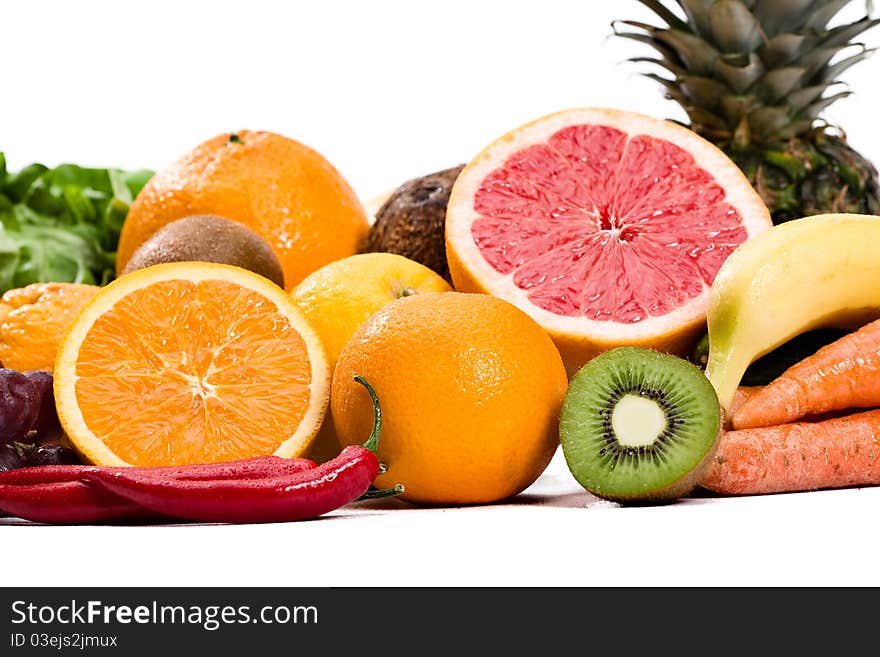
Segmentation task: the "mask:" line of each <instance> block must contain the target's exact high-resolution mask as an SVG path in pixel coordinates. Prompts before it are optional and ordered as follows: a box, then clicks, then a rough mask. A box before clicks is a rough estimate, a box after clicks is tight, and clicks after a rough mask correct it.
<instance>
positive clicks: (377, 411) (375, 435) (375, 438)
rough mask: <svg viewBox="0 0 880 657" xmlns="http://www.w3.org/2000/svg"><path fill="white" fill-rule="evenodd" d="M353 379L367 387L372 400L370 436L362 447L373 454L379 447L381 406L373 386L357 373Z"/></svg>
mask: <svg viewBox="0 0 880 657" xmlns="http://www.w3.org/2000/svg"><path fill="white" fill-rule="evenodd" d="M354 380H355V381H357V382H358V383H360V384H361V385H362V386H363V387H364V388H366V389H367V392H368V393H369V394H370V400H371V401H372V402H373V431H372V432H370V437H369V438H367V441H366V442H365V443H364V444H363V447H364V449H368V450H370V451H371V452H373V454H375V453H376V450H377V449H379V434H380V433H381V432H382V407H381V406H379V397H377V396H376V391H375V390H373V386H371V385H370V384H369V383H367V381H366V379H364V377H362V376H360V375H358V376H356V377H354Z"/></svg>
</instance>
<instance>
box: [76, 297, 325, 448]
mask: <svg viewBox="0 0 880 657" xmlns="http://www.w3.org/2000/svg"><path fill="white" fill-rule="evenodd" d="M76 375H77V381H76V397H77V403H78V405H79V408H80V410H81V412H82V415H83V419H84V420H85V423H86V425H87V426H88V427H89V428H90V429H91V430H92V432H93V433H94V434H95V436H96V437H97V438H98V439H99V440H100V441H101V442H103V443H104V444H105V445H106V446H107V448H108V449H110V450H111V451H112V452H114V453H115V454H116V455H117V456H119V457H120V458H121V459H123V460H124V461H126V462H127V463H130V464H132V465H152V464H156V463H162V464H168V465H183V464H187V463H207V462H214V461H226V460H234V459H239V458H247V457H250V456H257V455H264V454H272V453H273V452H274V451H275V450H276V449H277V448H278V447H279V446H280V445H281V443H283V442H284V441H285V440H287V439H288V438H289V437H290V436H291V435H293V433H294V432H295V431H296V429H297V427H298V426H299V424H300V422H301V421H302V419H303V417H304V415H305V413H306V411H307V410H308V408H309V399H310V394H309V384H310V382H311V364H310V361H309V356H308V352H307V347H306V344H305V342H304V341H303V339H302V337H301V336H300V334H299V332H298V331H297V330H296V328H295V327H294V326H293V325H292V324H291V323H290V321H289V320H288V319H287V318H286V317H285V316H284V315H283V314H281V313H280V312H279V310H278V308H277V307H276V306H275V305H274V304H273V303H272V302H271V301H269V300H268V299H266V298H265V297H263V296H262V295H260V294H258V293H256V292H254V291H252V290H249V289H247V288H244V287H242V286H239V285H236V284H234V283H231V282H227V281H221V280H204V281H201V282H197V283H196V282H190V281H184V280H169V281H162V282H158V283H154V284H152V285H149V286H147V287H145V288H142V289H139V290H135V291H133V292H132V293H130V294H129V295H127V296H126V297H124V298H123V299H121V300H120V301H119V302H117V303H116V304H115V305H114V307H113V308H112V309H111V310H109V311H107V312H106V313H104V314H103V315H101V316H100V317H99V318H98V319H97V320H96V321H95V323H94V324H93V326H92V327H91V329H90V331H89V335H88V337H87V339H86V340H85V341H84V343H83V345H82V347H81V349H80V351H79V358H78V361H77V366H76Z"/></svg>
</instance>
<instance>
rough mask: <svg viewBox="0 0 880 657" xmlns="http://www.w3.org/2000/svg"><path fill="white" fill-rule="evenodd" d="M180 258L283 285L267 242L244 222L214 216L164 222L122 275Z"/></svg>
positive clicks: (196, 216)
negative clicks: (231, 267)
mask: <svg viewBox="0 0 880 657" xmlns="http://www.w3.org/2000/svg"><path fill="white" fill-rule="evenodd" d="M183 261H198V262H214V263H219V264H223V265H234V266H236V267H241V268H243V269H248V270H250V271H252V272H254V273H255V274H259V275H260V276H263V277H264V278H268V279H269V280H270V281H272V282H273V283H275V284H276V285H278V287H281V288H284V271H283V270H282V268H281V261H280V260H278V256H277V255H275V252H274V251H273V250H272V247H271V246H270V245H269V243H268V242H267V241H266V240H264V239H263V238H262V237H260V236H259V235H257V234H256V233H255V232H254V231H252V230H251V229H250V228H248V227H247V226H245V225H244V224H240V223H238V222H236V221H232V220H231V219H226V218H225V217H219V216H216V215H192V216H189V217H183V218H181V219H178V220H176V221H172V222H171V223H169V224H166V225H165V226H163V227H162V228H160V229H159V230H158V231H156V232H155V233H154V234H153V235H152V236H151V237H150V238H149V239H148V240H147V241H145V242H144V243H143V244H141V245H140V247H138V249H137V251H135V252H134V254H133V255H132V256H131V258H130V259H129V261H128V263H126V265H125V269H124V270H123V271H122V274H123V275H124V274H128V273H130V272H133V271H136V270H138V269H143V268H145V267H149V266H150V265H157V264H161V263H165V262H183Z"/></svg>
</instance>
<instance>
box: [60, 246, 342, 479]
mask: <svg viewBox="0 0 880 657" xmlns="http://www.w3.org/2000/svg"><path fill="white" fill-rule="evenodd" d="M168 280H185V281H188V282H195V283H197V282H200V281H208V280H222V281H227V282H230V283H233V284H235V285H240V286H242V287H244V288H246V289H249V290H252V291H254V292H256V293H258V294H260V295H262V296H263V297H265V298H266V299H268V300H269V301H271V302H272V303H274V305H275V307H276V308H277V309H278V312H279V313H280V314H281V315H283V316H284V317H285V318H286V319H287V320H288V321H289V322H290V323H291V325H292V326H293V327H294V328H295V329H296V330H297V332H299V334H300V336H301V337H302V339H303V341H304V342H305V344H306V349H307V353H308V357H309V364H310V366H311V372H310V374H311V377H310V382H309V384H308V387H309V390H310V395H309V399H310V404H309V407H308V409H307V410H306V412H305V414H304V415H303V418H302V420H301V421H300V423H299V425H298V427H297V429H296V431H295V432H294V433H293V434H292V435H291V436H289V437H288V438H286V439H285V440H284V441H283V442H282V443H281V444H280V446H279V447H278V449H277V450H276V451H275V452H274V455H275V456H281V457H285V458H294V457H297V456H300V455H301V454H303V453H304V452H305V451H306V450H307V449H308V447H309V446H310V444H311V443H312V441H313V440H314V438H315V436H316V435H317V433H318V429H319V428H320V426H321V422H322V421H323V419H324V416H325V415H326V413H327V410H328V407H329V398H330V368H329V365H328V363H327V359H326V356H325V353H324V347H323V345H322V343H321V341H320V339H319V338H318V335H317V333H315V331H314V330H313V329H312V327H311V326H310V325H309V323H308V322H307V321H306V319H305V316H304V315H303V314H302V311H300V310H299V308H298V307H297V306H296V305H295V304H294V303H293V301H292V300H291V299H290V297H289V296H288V295H287V294H286V293H285V292H284V290H282V289H281V288H279V287H278V286H277V285H275V284H274V283H272V282H271V281H269V280H268V279H265V278H263V277H262V276H259V275H257V274H254V273H253V272H250V271H248V270H246V269H242V268H240V267H234V266H232V265H220V264H213V263H205V262H178V263H169V264H160V265H154V266H152V267H147V268H145V269H141V270H138V271H136V272H133V273H130V274H126V275H124V276H121V277H119V278H117V279H116V280H114V281H113V282H111V283H110V284H109V285H107V286H106V287H104V288H102V290H101V292H100V293H98V294H97V295H96V296H95V297H94V298H93V299H92V301H90V302H89V303H88V304H87V305H86V306H85V307H84V308H83V309H82V310H81V311H80V313H79V314H78V316H77V318H76V320H75V321H74V323H73V324H72V326H71V328H70V330H69V331H68V333H67V334H66V335H65V337H64V339H63V341H62V343H61V345H60V347H59V349H58V355H57V358H56V361H55V374H54V392H55V403H56V406H57V411H58V417H59V419H60V421H61V425H62V427H63V429H64V432H65V433H66V435H67V436H68V438H69V439H70V442H71V444H72V445H73V447H74V448H75V449H76V451H77V452H79V453H80V454H81V455H82V456H83V457H84V458H85V459H86V460H87V461H88V462H90V463H92V464H95V465H103V466H128V465H131V464H130V463H128V462H126V461H125V460H123V459H122V458H120V457H119V456H118V455H117V454H115V453H114V452H113V451H111V450H110V449H109V448H108V447H107V446H106V445H105V444H104V442H102V441H101V440H100V438H98V437H97V436H96V435H95V434H94V433H93V432H92V430H91V429H90V428H89V426H88V424H87V423H86V421H85V418H84V417H83V414H82V411H81V410H80V408H79V405H78V403H77V398H76V388H75V386H76V381H77V374H76V370H77V361H78V355H79V350H80V347H81V346H82V344H83V342H84V341H85V339H86V337H87V336H88V333H89V331H90V329H91V328H92V326H93V325H94V323H95V321H96V320H97V319H98V318H99V317H100V316H101V315H103V314H104V313H105V312H107V311H108V310H109V309H111V308H112V307H113V306H114V304H116V302H118V301H119V300H120V299H122V298H123V297H125V296H127V295H128V294H131V293H132V292H134V291H136V290H140V289H142V288H145V287H148V286H150V285H152V284H154V283H159V282H162V281H168Z"/></svg>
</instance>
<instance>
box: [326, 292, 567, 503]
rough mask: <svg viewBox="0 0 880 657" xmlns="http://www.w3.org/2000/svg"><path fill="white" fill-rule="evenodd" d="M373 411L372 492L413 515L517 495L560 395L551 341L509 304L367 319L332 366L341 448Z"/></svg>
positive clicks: (550, 430)
mask: <svg viewBox="0 0 880 657" xmlns="http://www.w3.org/2000/svg"><path fill="white" fill-rule="evenodd" d="M355 376H362V377H363V378H364V379H365V380H366V381H367V382H368V383H370V385H371V386H372V387H373V388H374V389H375V391H376V393H377V395H378V397H379V402H380V405H381V410H382V431H381V437H380V441H379V450H378V455H379V460H380V461H381V462H383V463H385V464H386V465H387V468H388V469H387V472H386V473H385V474H381V475H379V477H378V478H377V479H376V486H378V487H380V488H391V487H392V486H394V485H395V484H397V483H401V484H403V485H404V487H405V492H404V493H403V495H402V498H403V499H406V500H409V501H412V502H416V503H425V504H485V503H491V502H496V501H499V500H503V499H505V498H509V497H511V496H513V495H516V494H517V493H519V492H521V491H523V490H525V489H526V488H527V487H528V486H529V485H531V484H532V483H533V482H534V481H535V480H536V479H537V478H538V477H539V476H540V475H541V473H542V472H543V471H544V470H545V469H546V467H547V465H548V464H549V463H550V460H551V458H552V456H553V454H554V452H555V450H556V447H557V445H558V444H559V436H558V417H559V412H560V409H561V407H562V402H563V399H564V396H565V392H566V390H567V377H566V373H565V367H564V365H563V364H562V358H561V357H560V355H559V352H558V351H557V350H556V347H555V346H554V344H553V342H552V340H551V339H550V338H549V336H548V335H547V334H546V333H545V332H544V331H543V329H541V328H540V327H539V326H538V324H537V323H536V322H535V321H534V320H532V319H531V318H530V317H529V316H528V315H526V313H524V312H523V311H521V310H519V309H518V308H516V307H515V306H514V305H513V304H511V303H509V302H507V301H504V300H501V299H497V298H495V297H491V296H489V295H483V294H463V293H459V292H447V293H444V294H426V295H416V296H412V297H406V298H403V299H400V300H398V301H394V302H392V303H390V304H388V305H387V306H385V307H384V308H383V309H382V310H380V311H379V312H377V313H375V314H374V315H372V316H371V317H370V319H369V320H367V322H366V323H364V324H363V325H362V326H361V327H360V328H359V329H358V330H357V332H356V333H355V334H354V336H353V337H352V338H351V340H350V341H349V342H348V343H347V344H346V346H345V348H344V349H343V350H342V353H341V354H340V356H339V360H338V362H337V364H336V369H335V371H334V374H333V382H332V388H331V395H330V405H331V411H332V417H333V423H334V426H335V427H336V431H337V433H338V435H339V438H340V441H341V442H342V444H343V445H351V444H356V443H362V442H363V441H364V439H365V437H366V436H367V435H369V433H370V429H371V427H372V422H373V411H372V405H371V402H370V398H369V395H368V394H367V392H366V391H365V390H364V388H363V387H362V386H361V385H359V384H358V383H357V382H356V381H355V380H354V377H355Z"/></svg>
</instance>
